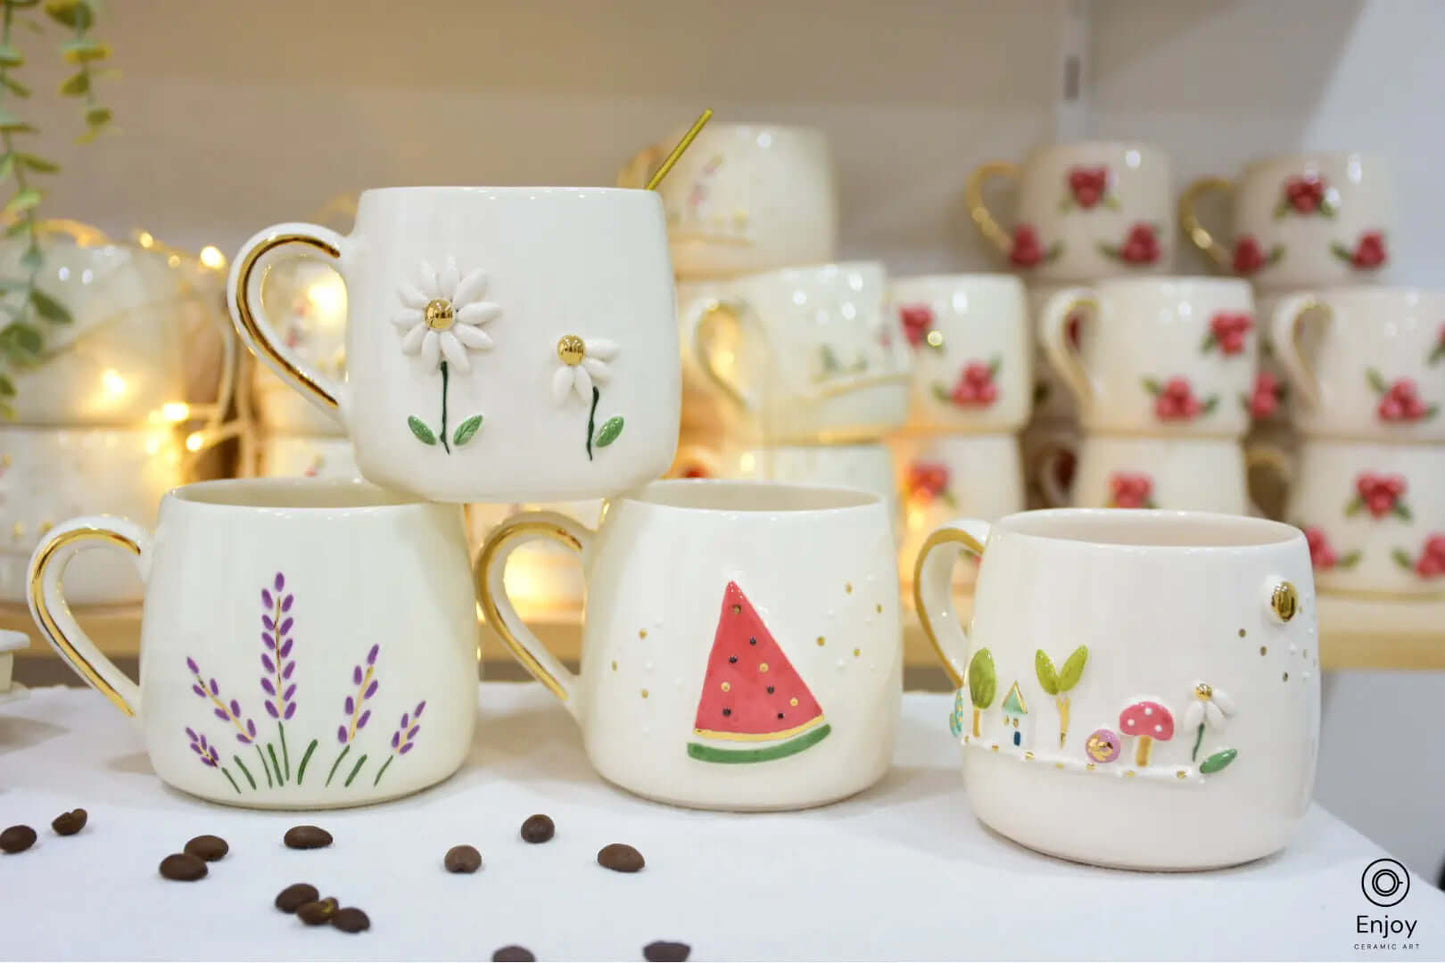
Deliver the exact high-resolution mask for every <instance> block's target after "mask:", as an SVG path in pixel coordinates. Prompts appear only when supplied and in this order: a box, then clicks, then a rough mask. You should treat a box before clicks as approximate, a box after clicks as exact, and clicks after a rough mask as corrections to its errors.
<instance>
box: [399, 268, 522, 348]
mask: <svg viewBox="0 0 1445 963" xmlns="http://www.w3.org/2000/svg"><path fill="white" fill-rule="evenodd" d="M486 290H487V272H485V271H483V270H481V269H478V270H475V271H472V272H471V273H469V274H467V275H466V276H465V277H463V276H462V275H461V272H460V271H458V270H457V262H456V259H455V258H447V263H446V266H445V267H443V268H442V269H441V270H440V271H438V270H436V269H435V268H433V267H432V266H431V265H430V264H428V263H427V262H425V261H423V262H421V266H420V268H419V269H418V271H417V281H416V283H414V284H411V283H403V284H402V285H401V288H400V290H399V291H398V294H399V295H400V297H401V303H402V308H403V310H402V312H401V313H400V314H398V315H396V317H394V318H392V319H391V321H392V324H394V325H396V326H397V328H399V329H400V330H402V331H404V332H405V334H404V335H403V336H402V339H401V350H402V352H403V353H405V354H411V355H421V358H422V360H423V361H424V362H425V363H426V365H427V367H429V368H430V367H435V366H437V365H438V364H439V363H440V362H441V361H442V359H445V360H446V362H447V363H448V364H450V365H451V366H452V367H453V368H456V369H457V370H458V371H461V372H463V373H466V372H468V371H470V370H471V369H472V363H471V361H470V360H469V359H468V358H467V352H468V351H485V350H487V349H488V348H490V347H491V346H492V337H491V335H489V334H487V332H485V331H483V330H482V325H484V324H486V323H487V322H489V321H491V320H493V319H494V318H496V317H497V316H498V315H500V314H501V313H502V306H501V305H500V304H497V303H495V302H493V301H483V300H482V295H483V294H485V293H486Z"/></svg>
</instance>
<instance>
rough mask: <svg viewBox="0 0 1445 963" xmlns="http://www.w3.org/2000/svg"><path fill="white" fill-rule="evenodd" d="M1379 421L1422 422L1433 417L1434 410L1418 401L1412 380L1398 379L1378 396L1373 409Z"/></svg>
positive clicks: (1417, 389)
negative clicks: (1376, 405) (1378, 402)
mask: <svg viewBox="0 0 1445 963" xmlns="http://www.w3.org/2000/svg"><path fill="white" fill-rule="evenodd" d="M1375 411H1376V413H1377V414H1378V415H1379V416H1380V420H1381V421H1405V422H1410V421H1424V420H1425V419H1426V418H1430V417H1433V416H1434V414H1435V412H1436V408H1435V406H1434V405H1427V404H1425V402H1424V401H1422V400H1421V399H1420V389H1419V388H1418V387H1417V386H1416V384H1415V379H1414V378H1400V379H1399V380H1397V381H1396V382H1395V383H1394V384H1392V385H1390V386H1389V387H1388V388H1386V389H1385V390H1384V392H1383V393H1382V394H1381V395H1380V404H1379V407H1377V408H1376V409H1375Z"/></svg>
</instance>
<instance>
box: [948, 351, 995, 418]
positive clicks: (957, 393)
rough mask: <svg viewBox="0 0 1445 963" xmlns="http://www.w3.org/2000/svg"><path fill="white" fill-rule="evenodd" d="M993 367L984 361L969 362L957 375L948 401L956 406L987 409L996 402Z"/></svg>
mask: <svg viewBox="0 0 1445 963" xmlns="http://www.w3.org/2000/svg"><path fill="white" fill-rule="evenodd" d="M993 376H994V365H992V364H990V363H988V362H986V361H970V362H968V363H967V364H966V365H964V366H963V371H962V372H960V373H959V376H958V382H957V383H956V384H954V386H953V391H952V393H951V394H950V395H949V400H950V401H952V402H953V403H954V404H956V405H963V406H965V407H969V406H979V407H985V408H986V407H988V406H989V405H991V404H993V403H994V402H995V401H997V400H998V385H996V384H994V381H993Z"/></svg>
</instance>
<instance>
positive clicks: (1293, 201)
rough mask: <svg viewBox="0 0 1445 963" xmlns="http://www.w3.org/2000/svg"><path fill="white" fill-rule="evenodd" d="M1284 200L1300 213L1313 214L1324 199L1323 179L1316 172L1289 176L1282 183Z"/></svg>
mask: <svg viewBox="0 0 1445 963" xmlns="http://www.w3.org/2000/svg"><path fill="white" fill-rule="evenodd" d="M1284 196H1285V200H1286V201H1288V202H1289V206H1290V207H1293V208H1294V209H1295V210H1296V211H1298V212H1299V213H1301V214H1313V213H1314V212H1315V211H1318V210H1319V209H1320V206H1321V205H1322V204H1324V201H1325V181H1324V178H1322V177H1320V176H1319V175H1318V174H1304V175H1301V176H1299V177H1291V178H1290V179H1289V180H1288V181H1286V182H1285V185H1284Z"/></svg>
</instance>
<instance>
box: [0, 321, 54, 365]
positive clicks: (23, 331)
mask: <svg viewBox="0 0 1445 963" xmlns="http://www.w3.org/2000/svg"><path fill="white" fill-rule="evenodd" d="M0 339H3V340H4V342H5V349H6V353H7V354H13V355H18V356H19V358H20V359H21V360H22V361H31V360H34V359H35V358H37V357H39V356H40V352H41V349H43V348H44V347H45V339H44V338H43V337H41V335H40V331H39V330H38V329H36V328H35V327H33V326H32V325H29V324H26V323H25V322H24V321H13V322H11V323H10V324H9V325H7V326H6V328H5V330H4V331H0Z"/></svg>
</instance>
